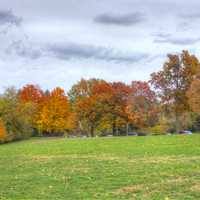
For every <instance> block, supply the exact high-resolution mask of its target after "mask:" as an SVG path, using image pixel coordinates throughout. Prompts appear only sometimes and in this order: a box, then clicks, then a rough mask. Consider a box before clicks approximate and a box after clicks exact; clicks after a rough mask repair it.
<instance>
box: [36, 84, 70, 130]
mask: <svg viewBox="0 0 200 200" xmlns="http://www.w3.org/2000/svg"><path fill="white" fill-rule="evenodd" d="M69 114H70V112H69V102H68V98H67V96H66V95H65V92H64V90H63V89H61V88H55V89H54V90H53V91H52V92H51V93H50V95H49V96H47V98H46V100H45V101H44V102H43V105H42V109H41V111H40V113H39V117H38V120H37V126H38V129H39V130H40V132H47V133H61V132H64V131H65V130H66V129H68V117H69Z"/></svg>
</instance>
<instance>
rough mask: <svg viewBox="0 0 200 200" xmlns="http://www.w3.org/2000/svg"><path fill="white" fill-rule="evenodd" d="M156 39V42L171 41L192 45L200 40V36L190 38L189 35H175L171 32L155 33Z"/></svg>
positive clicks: (175, 43) (172, 42) (171, 42)
mask: <svg viewBox="0 0 200 200" xmlns="http://www.w3.org/2000/svg"><path fill="white" fill-rule="evenodd" d="M154 36H156V39H155V40H154V43H169V44H174V45H192V44H195V43H197V42H199V41H200V38H188V37H179V36H178V37H173V36H172V35H170V34H167V33H166V34H163V33H158V34H155V35H154Z"/></svg>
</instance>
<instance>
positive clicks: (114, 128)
mask: <svg viewBox="0 0 200 200" xmlns="http://www.w3.org/2000/svg"><path fill="white" fill-rule="evenodd" d="M112 134H113V136H116V122H115V121H114V122H113V124H112Z"/></svg>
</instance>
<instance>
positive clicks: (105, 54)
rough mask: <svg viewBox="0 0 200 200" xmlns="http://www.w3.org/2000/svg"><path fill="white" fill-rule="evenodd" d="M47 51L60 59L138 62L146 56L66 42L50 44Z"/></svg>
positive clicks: (146, 55)
mask: <svg viewBox="0 0 200 200" xmlns="http://www.w3.org/2000/svg"><path fill="white" fill-rule="evenodd" d="M48 51H49V52H50V53H51V54H52V55H53V56H55V57H57V58H60V59H66V60H68V59H72V58H77V59H97V60H104V61H113V62H138V61H140V60H142V59H145V58H147V57H148V54H145V53H127V54H126V53H123V52H119V51H116V50H114V49H112V48H107V47H100V46H92V45H79V44H66V45H51V46H49V47H48Z"/></svg>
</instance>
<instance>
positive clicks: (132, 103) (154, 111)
mask: <svg viewBox="0 0 200 200" xmlns="http://www.w3.org/2000/svg"><path fill="white" fill-rule="evenodd" d="M126 112H127V114H128V117H129V120H130V121H131V122H132V123H133V125H134V126H135V127H137V128H145V127H148V126H153V125H154V124H155V123H156V122H157V115H158V104H157V98H156V95H155V92H154V91H152V90H151V88H150V86H149V84H148V83H147V82H142V81H133V82H132V85H131V94H130V95H129V98H128V103H127V107H126Z"/></svg>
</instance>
